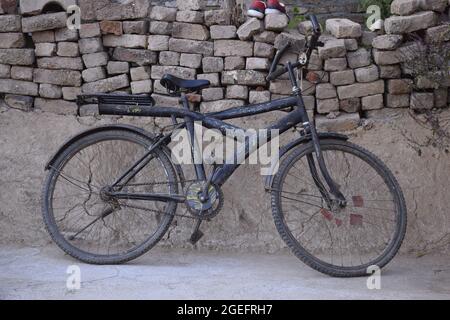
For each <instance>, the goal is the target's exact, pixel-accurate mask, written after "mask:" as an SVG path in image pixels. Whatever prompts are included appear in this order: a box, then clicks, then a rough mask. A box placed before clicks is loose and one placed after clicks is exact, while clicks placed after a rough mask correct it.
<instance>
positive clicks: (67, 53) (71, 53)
mask: <svg viewBox="0 0 450 320" xmlns="http://www.w3.org/2000/svg"><path fill="white" fill-rule="evenodd" d="M57 55H58V56H60V57H72V58H73V57H78V56H79V55H80V51H79V49H78V44H77V43H75V42H59V43H58V50H57Z"/></svg>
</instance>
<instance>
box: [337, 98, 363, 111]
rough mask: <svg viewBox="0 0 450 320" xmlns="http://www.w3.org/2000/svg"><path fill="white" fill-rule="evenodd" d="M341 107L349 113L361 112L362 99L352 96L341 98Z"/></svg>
mask: <svg viewBox="0 0 450 320" xmlns="http://www.w3.org/2000/svg"><path fill="white" fill-rule="evenodd" d="M339 109H340V110H342V111H345V112H347V113H352V112H359V110H361V99H360V98H350V99H343V100H339Z"/></svg>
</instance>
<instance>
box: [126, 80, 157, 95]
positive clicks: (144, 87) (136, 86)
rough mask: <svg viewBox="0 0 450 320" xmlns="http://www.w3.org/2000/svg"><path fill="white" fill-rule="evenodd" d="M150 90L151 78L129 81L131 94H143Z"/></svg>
mask: <svg viewBox="0 0 450 320" xmlns="http://www.w3.org/2000/svg"><path fill="white" fill-rule="evenodd" d="M151 92H152V80H140V81H132V82H131V93H132V94H143V93H151Z"/></svg>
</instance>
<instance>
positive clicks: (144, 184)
mask: <svg viewBox="0 0 450 320" xmlns="http://www.w3.org/2000/svg"><path fill="white" fill-rule="evenodd" d="M196 181H198V180H184V181H183V182H184V183H190V182H196ZM163 184H170V183H168V182H149V183H133V184H127V185H126V186H133V187H139V186H149V185H163ZM118 186H121V185H118ZM120 206H121V207H126V208H132V209H138V210H143V211H147V212H152V213H163V214H168V213H166V212H162V211H158V210H155V209H149V208H144V207H141V206H135V205H128V204H122V203H120ZM169 215H171V216H174V217H180V218H188V219H193V220H196V219H197V218H196V217H193V216H191V215H185V214H177V213H175V214H169Z"/></svg>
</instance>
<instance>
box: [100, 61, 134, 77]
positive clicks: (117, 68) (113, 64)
mask: <svg viewBox="0 0 450 320" xmlns="http://www.w3.org/2000/svg"><path fill="white" fill-rule="evenodd" d="M106 70H107V71H108V74H109V75H116V74H122V73H128V72H129V71H130V65H129V63H128V62H124V61H109V62H108V65H107V66H106Z"/></svg>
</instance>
